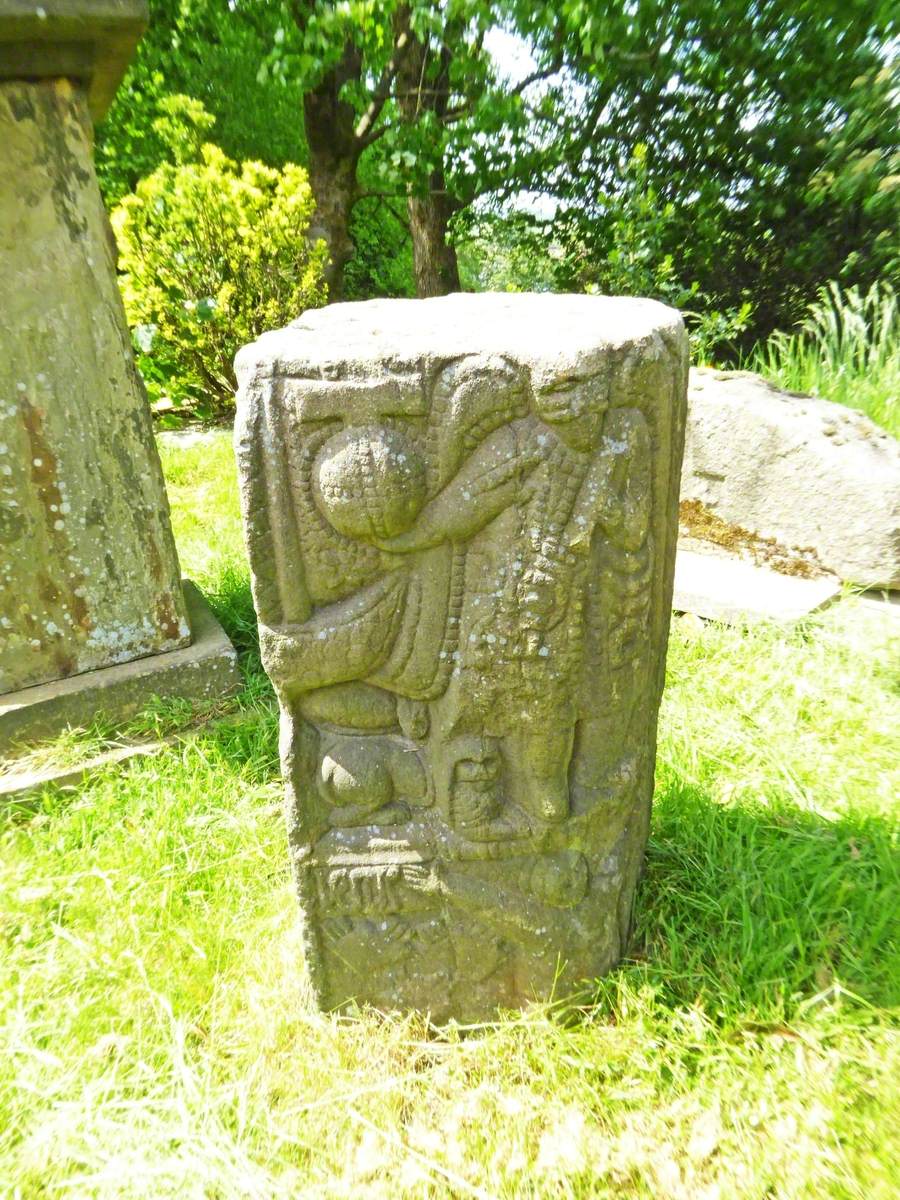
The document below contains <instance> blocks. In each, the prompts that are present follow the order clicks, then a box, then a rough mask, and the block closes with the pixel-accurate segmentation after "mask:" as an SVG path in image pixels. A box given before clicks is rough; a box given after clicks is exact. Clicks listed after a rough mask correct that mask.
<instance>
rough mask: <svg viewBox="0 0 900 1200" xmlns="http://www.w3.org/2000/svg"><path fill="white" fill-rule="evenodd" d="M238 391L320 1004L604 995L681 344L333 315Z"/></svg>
mask: <svg viewBox="0 0 900 1200" xmlns="http://www.w3.org/2000/svg"><path fill="white" fill-rule="evenodd" d="M237 369H238V378H239V381H240V393H239V401H238V422H237V427H236V433H235V438H236V449H237V456H238V463H239V470H240V480H241V494H242V505H243V513H244V524H245V531H246V538H247V546H248V550H249V554H250V561H251V569H252V575H253V585H254V599H255V603H256V608H257V613H258V616H259V620H260V632H261V644H262V649H263V661H264V663H265V666H266V670H267V671H268V672H269V675H270V677H271V679H272V681H273V683H274V685H275V688H276V690H277V692H278V697H279V701H280V705H281V714H282V743H281V749H282V766H283V771H284V775H285V780H286V792H287V812H288V823H289V830H290V844H291V853H292V857H293V865H294V870H295V876H296V880H297V886H298V889H299V893H300V900H301V906H302V909H303V912H304V916H305V930H306V954H307V959H308V963H309V967H310V972H311V976H312V980H313V984H314V987H315V989H316V992H317V995H318V997H319V1000H320V1002H321V1004H322V1005H323V1006H325V1007H331V1006H334V1005H339V1004H341V1003H344V1002H346V1001H348V1000H350V999H356V1000H358V1001H362V1002H368V1003H372V1004H374V1005H376V1006H379V1007H381V1008H388V1009H390V1008H408V1007H415V1008H418V1009H422V1010H425V1011H427V1012H429V1013H431V1015H432V1017H433V1018H434V1019H435V1020H445V1019H448V1018H450V1017H454V1018H457V1019H459V1020H462V1021H472V1020H480V1019H484V1018H488V1017H490V1016H491V1015H492V1014H493V1013H494V1012H495V1010H496V1008H497V1007H498V1006H508V1005H519V1004H522V1003H525V1002H527V1001H528V1000H529V999H531V998H533V997H540V996H545V997H546V996H549V995H550V994H551V993H553V992H554V989H555V991H556V993H557V994H559V991H560V989H565V988H567V987H572V986H574V985H576V984H577V983H578V982H579V981H581V980H584V979H590V978H593V977H596V976H597V975H599V974H601V973H602V972H604V971H606V970H607V969H608V968H609V967H611V966H612V965H613V964H614V963H615V962H616V961H617V960H618V959H619V957H620V955H621V954H622V952H623V949H624V947H625V943H626V939H627V936H628V931H629V926H630V920H631V908H632V900H633V895H634V889H635V885H636V882H637V878H638V874H639V871H640V865H641V861H642V858H643V851H644V846H645V842H646V837H647V828H648V821H649V811H650V799H651V794H652V790H653V768H654V756H655V738H656V718H657V709H658V705H659V699H660V694H661V690H662V684H663V674H664V665H665V649H666V638H667V632H668V624H669V612H670V605H671V594H672V575H673V563H674V551H675V538H676V531H677V505H678V479H679V468H680V463H681V453H682V444H683V433H684V416H685V393H686V382H687V344H686V338H685V334H684V329H683V326H682V322H681V319H680V317H679V316H678V314H677V313H676V312H674V311H673V310H671V309H667V308H665V307H663V306H662V305H660V304H657V303H654V302H652V301H645V300H629V299H616V300H613V299H607V298H599V297H588V296H527V295H512V296H500V295H474V296H471V295H469V296H465V295H455V296H449V297H445V298H441V299H436V300H425V301H405V300H401V301H393V300H392V301H370V302H368V303H365V304H342V305H334V306H332V307H330V308H326V309H323V310H320V311H317V312H310V313H308V314H306V315H305V316H304V317H302V318H301V319H300V320H298V321H296V322H295V323H294V324H292V325H291V326H289V327H288V328H287V329H283V330H280V331H278V332H273V333H269V334H265V335H264V336H263V337H262V338H260V340H259V341H258V342H256V343H255V344H254V345H252V346H248V347H246V348H245V349H244V350H242V351H241V353H240V354H239V356H238V360H237Z"/></svg>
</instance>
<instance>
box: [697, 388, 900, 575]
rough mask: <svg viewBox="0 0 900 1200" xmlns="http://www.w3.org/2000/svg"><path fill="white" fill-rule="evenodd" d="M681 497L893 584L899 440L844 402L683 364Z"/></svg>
mask: <svg viewBox="0 0 900 1200" xmlns="http://www.w3.org/2000/svg"><path fill="white" fill-rule="evenodd" d="M681 499H682V502H684V501H698V502H699V503H701V504H702V505H704V506H705V507H706V508H707V509H709V510H710V511H711V512H712V513H714V514H715V515H716V516H717V517H719V518H721V519H722V520H723V521H727V522H728V523H730V524H733V525H736V526H740V527H741V528H742V529H745V530H750V531H751V532H753V533H755V534H758V535H760V536H761V537H764V538H772V539H774V540H775V541H776V542H778V543H779V544H780V545H781V546H783V547H785V548H787V549H794V550H796V551H798V552H800V554H799V556H800V557H804V558H806V559H809V558H810V556H814V557H815V559H817V560H818V562H819V563H820V564H821V566H822V568H823V569H824V570H826V571H829V572H831V573H832V574H834V575H837V576H839V578H841V579H844V580H847V581H849V582H852V583H856V584H862V585H863V586H866V587H888V588H900V443H898V442H897V440H896V439H895V438H893V437H892V436H891V435H890V434H888V433H886V432H885V431H884V430H882V429H879V428H878V426H877V425H874V424H873V423H872V422H871V421H870V420H869V419H868V418H867V417H865V416H863V415H862V414H861V413H858V412H855V411H854V410H853V409H849V408H845V407H843V406H842V405H840V404H832V403H831V402H830V401H827V400H819V399H816V398H815V397H812V396H804V395H800V394H798V393H796V392H784V391H780V390H779V389H778V388H776V387H773V386H772V385H771V384H770V383H768V382H766V380H764V379H762V378H761V377H760V376H759V375H754V374H751V373H750V372H747V371H716V370H710V369H706V368H694V369H693V370H692V371H691V373H690V384H689V389H688V420H687V431H686V437H685V450H684V464H683V468H682V474H681Z"/></svg>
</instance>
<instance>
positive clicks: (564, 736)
mask: <svg viewBox="0 0 900 1200" xmlns="http://www.w3.org/2000/svg"><path fill="white" fill-rule="evenodd" d="M574 733H575V728H574V726H572V725H568V726H565V727H564V728H563V729H561V730H560V729H554V728H553V726H552V724H551V723H550V722H549V721H548V722H547V726H546V727H545V728H542V729H540V730H538V729H531V728H529V729H524V730H521V731H519V732H517V733H515V734H512V735H511V736H510V738H509V739H508V745H509V758H510V766H511V770H512V773H513V776H514V778H515V788H514V795H515V798H516V799H517V800H518V801H519V803H520V804H521V805H522V807H523V808H524V809H525V810H526V812H527V813H528V815H529V816H530V817H532V818H533V819H534V820H536V821H540V822H547V823H556V822H558V821H564V820H565V819H566V817H567V816H568V815H569V760H570V759H571V757H572V742H573V738H574Z"/></svg>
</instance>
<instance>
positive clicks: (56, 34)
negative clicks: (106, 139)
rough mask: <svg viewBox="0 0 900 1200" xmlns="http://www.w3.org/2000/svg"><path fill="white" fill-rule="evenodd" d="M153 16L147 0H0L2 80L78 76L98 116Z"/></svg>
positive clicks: (0, 63) (92, 111) (72, 78)
mask: <svg viewBox="0 0 900 1200" xmlns="http://www.w3.org/2000/svg"><path fill="white" fill-rule="evenodd" d="M148 19H149V12H148V8H147V4H146V0H0V79H30V80H35V79H58V78H66V79H71V80H74V81H77V82H78V83H80V84H81V85H82V86H83V87H84V89H85V91H86V93H87V103H88V107H89V109H90V114H91V116H92V118H93V119H94V121H99V120H101V118H102V117H103V116H104V115H105V114H106V110H107V109H108V108H109V105H110V102H111V101H112V98H113V96H114V95H115V92H116V88H117V87H118V86H119V83H120V82H121V79H122V76H123V75H124V74H125V69H126V67H127V66H128V63H129V61H130V59H131V55H132V53H133V52H134V48H135V46H136V44H137V41H138V39H139V38H140V36H141V34H142V33H143V31H144V29H145V28H146V26H147V21H148Z"/></svg>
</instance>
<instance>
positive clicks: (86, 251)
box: [0, 79, 189, 693]
mask: <svg viewBox="0 0 900 1200" xmlns="http://www.w3.org/2000/svg"><path fill="white" fill-rule="evenodd" d="M0 139H2V144H3V171H2V172H0V278H2V279H3V280H4V281H5V282H6V284H7V286H6V287H5V289H4V295H3V303H2V306H0V693H2V692H11V691H13V690H16V689H19V688H23V687H28V686H30V685H32V684H38V683H41V682H45V681H48V680H51V679H58V678H64V677H67V676H70V675H77V674H78V673H79V672H82V671H88V670H95V669H98V668H101V667H107V666H110V665H112V664H114V663H118V662H124V661H127V660H129V659H132V658H140V657H142V656H144V655H147V654H151V653H157V652H162V651H167V650H171V649H174V648H176V647H178V646H182V645H185V644H186V643H187V641H188V639H189V630H188V626H187V621H186V614H185V609H184V603H183V599H182V593H181V586H180V572H179V569H178V559H177V556H176V553H175V544H174V541H173V539H172V531H171V527H170V523H169V510H168V504H167V501H166V494H165V488H164V486H163V478H162V471H161V468H160V463H159V455H158V453H157V449H156V444H155V442H154V440H153V434H152V428H151V421H150V413H149V410H148V407H147V402H146V397H145V394H144V390H143V385H142V384H141V382H140V379H139V378H138V376H137V373H136V371H135V368H134V361H133V356H132V352H131V344H130V339H129V335H128V329H127V326H126V322H125V313H124V310H123V308H122V300H121V297H120V295H119V290H118V285H117V283H116V275H115V262H114V254H113V241H112V233H111V231H110V229H109V223H108V221H107V218H106V213H105V211H104V209H103V204H102V201H101V198H100V192H99V190H98V187H97V181H96V178H95V176H94V170H93V164H92V161H91V131H90V119H89V117H88V113H87V109H86V104H85V95H84V92H83V90H82V89H80V88H79V87H77V86H75V85H73V84H71V83H69V82H68V81H67V80H65V79H62V80H55V81H46V82H42V83H0Z"/></svg>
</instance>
